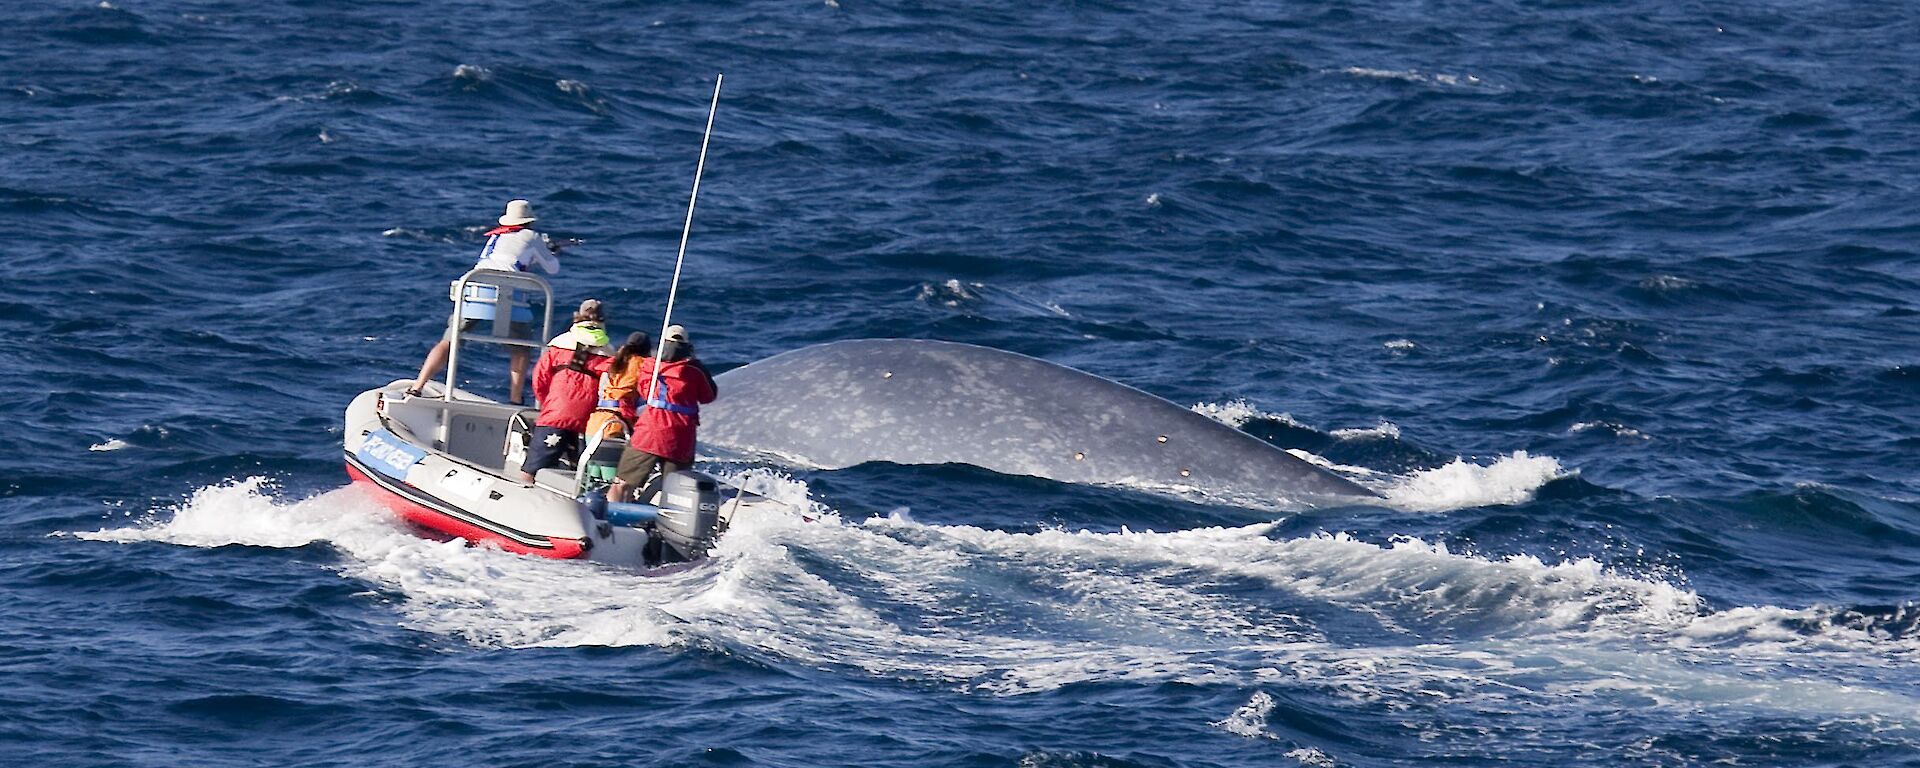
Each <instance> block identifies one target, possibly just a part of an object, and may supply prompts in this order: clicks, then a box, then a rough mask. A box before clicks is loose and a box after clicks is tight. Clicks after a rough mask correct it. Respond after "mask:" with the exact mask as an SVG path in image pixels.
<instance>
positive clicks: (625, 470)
mask: <svg viewBox="0 0 1920 768" xmlns="http://www.w3.org/2000/svg"><path fill="white" fill-rule="evenodd" d="M655 469H658V470H659V471H660V474H659V475H657V476H656V475H655V474H654V470H655ZM681 469H682V467H681V466H680V465H679V464H675V463H673V462H671V461H667V460H666V459H663V458H660V457H658V456H655V455H653V454H651V453H647V452H646V451H643V450H640V449H638V448H635V447H633V446H631V445H629V446H627V450H626V451H625V452H623V453H621V454H620V468H619V469H617V470H615V471H614V473H613V476H614V477H615V478H617V479H619V481H620V482H622V483H626V484H627V493H628V494H630V498H635V499H639V500H640V501H641V502H643V503H644V502H646V500H647V499H649V498H652V497H653V492H654V491H656V490H659V488H660V478H662V477H666V476H667V475H670V474H672V473H674V472H678V471H680V470H681ZM648 481H652V482H651V483H649V482H648Z"/></svg>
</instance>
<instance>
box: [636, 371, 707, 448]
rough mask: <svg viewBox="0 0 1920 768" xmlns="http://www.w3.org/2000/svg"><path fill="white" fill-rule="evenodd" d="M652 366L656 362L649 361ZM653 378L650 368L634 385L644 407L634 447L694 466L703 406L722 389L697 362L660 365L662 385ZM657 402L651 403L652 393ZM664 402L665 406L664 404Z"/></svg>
mask: <svg viewBox="0 0 1920 768" xmlns="http://www.w3.org/2000/svg"><path fill="white" fill-rule="evenodd" d="M648 362H649V363H651V362H652V361H651V360H649V361H648ZM652 375H653V367H652V366H651V365H649V366H648V367H647V368H646V369H645V370H643V371H642V372H641V374H640V379H639V381H636V382H634V389H635V390H636V391H637V393H638V394H639V397H640V399H641V403H642V407H641V409H640V416H639V418H637V419H635V420H634V423H633V440H632V441H631V443H630V445H632V446H633V447H634V448H635V449H636V450H642V451H646V452H647V453H651V454H653V455H655V456H659V457H660V458H663V459H666V460H667V461H671V462H673V463H675V464H680V465H683V466H684V465H687V464H692V463H693V441H694V433H695V432H697V431H698V429H699V427H700V405H701V404H702V403H711V402H713V400H714V398H716V397H719V395H720V390H719V387H717V386H715V385H714V383H713V377H712V376H708V375H707V371H706V369H705V368H702V367H701V366H700V364H699V363H698V362H696V361H693V360H675V361H672V362H668V363H661V364H660V379H659V386H657V387H654V388H653V389H652V390H649V389H648V387H650V386H653V384H652V382H651V381H650V380H649V379H648V378H647V377H649V376H652ZM649 391H651V392H652V393H653V399H652V400H648V399H647V396H648V392H649ZM662 401H664V403H663V402H662Z"/></svg>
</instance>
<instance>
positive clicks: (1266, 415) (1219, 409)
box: [1192, 400, 1308, 429]
mask: <svg viewBox="0 0 1920 768" xmlns="http://www.w3.org/2000/svg"><path fill="white" fill-rule="evenodd" d="M1192 410H1193V412H1194V413H1197V414H1200V415H1202V416H1205V417H1207V418H1209V419H1213V420H1214V421H1217V422H1220V423H1222V424H1225V425H1227V426H1229V427H1233V428H1235V429H1239V428H1240V427H1244V426H1246V425H1247V423H1248V422H1251V421H1274V422H1279V423H1281V424H1285V425H1287V426H1290V427H1301V428H1308V427H1307V426H1306V425H1305V424H1301V423H1300V422H1298V421H1294V420H1293V416H1292V415H1291V414H1286V413H1274V412H1271V411H1263V410H1260V409H1259V408H1258V407H1257V406H1255V405H1254V404H1253V403H1250V402H1247V401H1246V400H1230V401H1228V402H1225V403H1195V404H1194V405H1193V408H1192Z"/></svg>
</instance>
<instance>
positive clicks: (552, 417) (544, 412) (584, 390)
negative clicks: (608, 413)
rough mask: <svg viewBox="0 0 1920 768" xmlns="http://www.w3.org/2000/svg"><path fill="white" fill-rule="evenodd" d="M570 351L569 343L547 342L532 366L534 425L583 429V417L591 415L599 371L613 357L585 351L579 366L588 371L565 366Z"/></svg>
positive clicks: (611, 361)
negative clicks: (536, 407) (535, 403)
mask: <svg viewBox="0 0 1920 768" xmlns="http://www.w3.org/2000/svg"><path fill="white" fill-rule="evenodd" d="M574 354H575V353H574V351H573V349H572V348H569V347H555V346H548V347H547V349H546V351H544V352H541V353H540V362H539V363H537V364H535V365H534V366H533V396H534V398H536V399H538V400H539V401H540V419H539V420H538V421H535V422H534V424H535V425H536V426H541V427H553V428H554V429H564V430H566V431H568V432H584V431H586V429H587V417H589V416H592V415H593V406H594V404H595V403H598V402H599V401H600V374H602V373H606V371H607V366H610V365H612V364H613V358H610V357H606V356H604V355H595V354H587V356H586V358H587V359H586V360H585V361H584V362H583V363H581V367H582V368H585V369H587V371H588V372H587V373H581V372H579V371H576V370H573V369H572V368H569V367H567V366H568V365H569V364H570V363H572V362H573V356H574Z"/></svg>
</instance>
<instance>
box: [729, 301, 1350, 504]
mask: <svg viewBox="0 0 1920 768" xmlns="http://www.w3.org/2000/svg"><path fill="white" fill-rule="evenodd" d="M718 382H719V384H720V393H721V398H720V400H719V401H718V402H716V403H714V404H712V405H710V406H707V408H706V409H705V413H704V414H703V415H702V417H701V428H700V437H701V441H702V443H703V444H704V446H705V447H707V448H717V449H720V450H723V451H729V452H734V453H742V454H748V455H757V456H761V457H766V458H771V459H774V460H777V461H782V462H784V463H788V464H794V465H800V466H809V467H814V468H821V469H842V468H845V467H851V466H855V465H858V464H864V463H866V462H871V461H886V462H893V463H895V464H949V463H951V464H970V465H973V466H976V467H983V468H985V469H990V470H993V471H995V472H1000V473H1004V474H1013V475H1032V476H1035V477H1044V478H1048V479H1052V480H1058V481H1061V482H1069V483H1095V484H1108V485H1125V486H1135V487H1147V488H1155V489H1164V490H1172V491H1181V490H1196V491H1200V492H1203V493H1222V494H1229V495H1235V496H1252V497H1255V498H1258V499H1262V500H1267V501H1277V500H1288V501H1300V502H1312V501H1315V500H1316V497H1345V499H1346V500H1348V501H1351V500H1354V499H1353V497H1364V498H1371V497H1375V496H1377V495H1378V494H1375V493H1374V492H1372V491H1370V490H1368V489H1366V488H1363V487H1361V486H1359V485H1355V484H1354V483H1352V482H1350V481H1348V480H1346V479H1344V478H1341V477H1339V476H1337V475H1334V474H1332V473H1330V472H1327V471H1326V470H1323V469H1321V468H1319V467H1316V466H1313V465H1312V464H1309V463H1307V462H1305V461H1302V460H1301V459H1299V458H1297V457H1295V456H1293V455H1291V454H1288V453H1286V452H1285V451H1282V450H1280V449H1278V448H1275V447H1273V446H1272V445H1269V444H1267V443H1266V442H1263V441H1261V440H1260V439H1258V438H1256V437H1253V436H1252V435H1248V434H1246V433H1244V432H1241V431H1240V430H1237V429H1234V428H1232V427H1228V426H1226V425H1224V424H1221V423H1219V422H1216V421H1214V420H1212V419H1209V418H1207V417H1205V416H1202V415H1200V414H1198V413H1194V412H1193V411H1191V410H1188V409H1186V408H1182V407H1180V406H1179V405H1176V404H1174V403H1172V402H1169V401H1167V400H1165V399H1162V398H1159V397H1155V396H1153V395H1150V394H1147V393H1145V392H1142V391H1140V390H1138V389H1134V388H1133V387H1129V386H1127V385H1125V384H1120V383H1118V382H1115V381H1111V380H1108V379H1103V378H1100V377H1098V376H1094V375H1092V374H1089V373H1084V372H1081V371H1077V370H1074V369H1072V368H1068V367H1066V366H1063V365H1058V364H1055V363H1050V362H1047V361H1045V360H1040V359H1037V358H1033V357H1028V356H1026V355H1022V354H1018V353H1014V352H1007V351H1005V350H999V349H992V348H988V347H980V346H974V345H972V344H958V343H954V342H945V341H927V340H918V339H862V340H857V341H838V342H832V343H827V344H819V345H815V346H811V347H805V348H802V349H796V350H793V351H791V352H786V353H784V354H780V355H775V356H773V357H770V358H767V359H765V360H761V361H759V362H757V363H753V364H751V365H747V366H744V367H741V368H736V369H734V370H731V371H728V372H726V373H723V374H721V375H720V376H719V377H718ZM1335 500H1338V499H1335Z"/></svg>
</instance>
